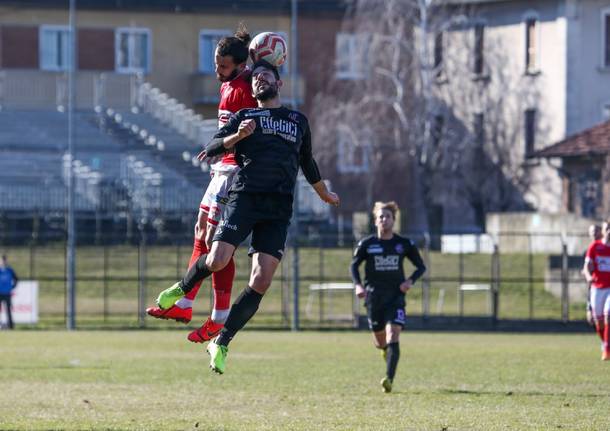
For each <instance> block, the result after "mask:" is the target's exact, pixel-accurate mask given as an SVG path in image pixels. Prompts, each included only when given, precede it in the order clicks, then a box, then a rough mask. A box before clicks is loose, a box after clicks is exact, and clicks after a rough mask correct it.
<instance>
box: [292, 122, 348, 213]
mask: <svg viewBox="0 0 610 431" xmlns="http://www.w3.org/2000/svg"><path fill="white" fill-rule="evenodd" d="M299 165H300V166H301V170H302V171H303V175H305V179H306V180H307V182H308V183H309V184H311V186H312V187H313V189H314V190H315V191H316V193H317V194H318V196H319V197H320V199H322V200H323V201H324V202H326V203H327V204H330V205H335V206H337V205H339V196H338V195H337V194H336V193H333V192H331V191H330V190H328V187H326V183H325V182H324V181H323V180H322V177H321V176H320V170H319V169H318V164H317V163H316V161H315V159H314V158H313V154H312V151H311V131H310V130H309V125H308V124H307V123H306V124H305V131H304V133H303V143H302V145H301V148H300V150H299Z"/></svg>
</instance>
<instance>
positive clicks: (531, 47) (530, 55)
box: [525, 16, 540, 73]
mask: <svg viewBox="0 0 610 431" xmlns="http://www.w3.org/2000/svg"><path fill="white" fill-rule="evenodd" d="M539 29H540V25H539V23H538V18H537V17H535V16H529V17H527V18H526V19H525V73H536V72H537V71H538V69H539V68H540V64H539V58H540V57H539V51H540V32H539Z"/></svg>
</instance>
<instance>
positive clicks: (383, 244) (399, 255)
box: [350, 234, 426, 294]
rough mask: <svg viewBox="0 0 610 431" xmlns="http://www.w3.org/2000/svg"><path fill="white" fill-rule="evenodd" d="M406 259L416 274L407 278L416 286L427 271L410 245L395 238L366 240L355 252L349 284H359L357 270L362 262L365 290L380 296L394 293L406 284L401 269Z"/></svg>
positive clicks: (361, 242) (405, 239) (407, 241)
mask: <svg viewBox="0 0 610 431" xmlns="http://www.w3.org/2000/svg"><path fill="white" fill-rule="evenodd" d="M405 257H406V258H407V259H409V261H411V263H412V264H413V265H414V266H415V271H413V273H412V274H411V275H410V276H409V278H410V279H411V280H412V281H413V283H415V282H416V281H417V279H418V278H419V277H421V276H422V275H423V273H424V272H425V271H426V266H425V265H424V261H423V260H422V258H421V256H420V254H419V251H418V250H417V247H416V246H415V244H414V243H413V241H411V240H410V239H408V238H405V237H403V236H400V235H397V234H394V235H393V236H392V238H391V239H380V238H378V237H377V236H376V235H371V236H369V237H366V238H364V239H362V240H361V241H360V242H359V243H358V246H357V247H356V250H355V251H354V257H353V259H352V264H351V268H350V269H351V274H352V281H353V283H354V284H362V281H361V279H360V272H359V270H358V268H359V266H360V264H361V263H362V262H366V264H365V269H364V286H365V287H366V288H367V290H369V291H370V292H378V293H380V294H386V293H390V294H392V293H396V292H397V291H399V287H400V284H401V283H402V282H403V281H405V280H406V278H405V273H404V269H403V261H404V258H405Z"/></svg>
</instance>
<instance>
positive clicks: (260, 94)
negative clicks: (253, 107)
mask: <svg viewBox="0 0 610 431" xmlns="http://www.w3.org/2000/svg"><path fill="white" fill-rule="evenodd" d="M277 93H278V87H277V84H269V85H268V86H267V88H265V89H264V90H261V91H257V92H256V93H255V94H254V98H255V99H256V100H260V101H261V102H265V101H267V100H271V99H273V98H274V97H275V96H277Z"/></svg>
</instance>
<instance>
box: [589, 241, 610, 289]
mask: <svg viewBox="0 0 610 431" xmlns="http://www.w3.org/2000/svg"><path fill="white" fill-rule="evenodd" d="M587 259H589V260H591V261H592V262H593V271H592V275H593V280H592V282H591V286H592V287H596V288H598V289H604V288H610V246H607V245H606V244H604V243H603V242H601V241H593V242H592V243H591V245H590V246H589V248H588V249H587Z"/></svg>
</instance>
